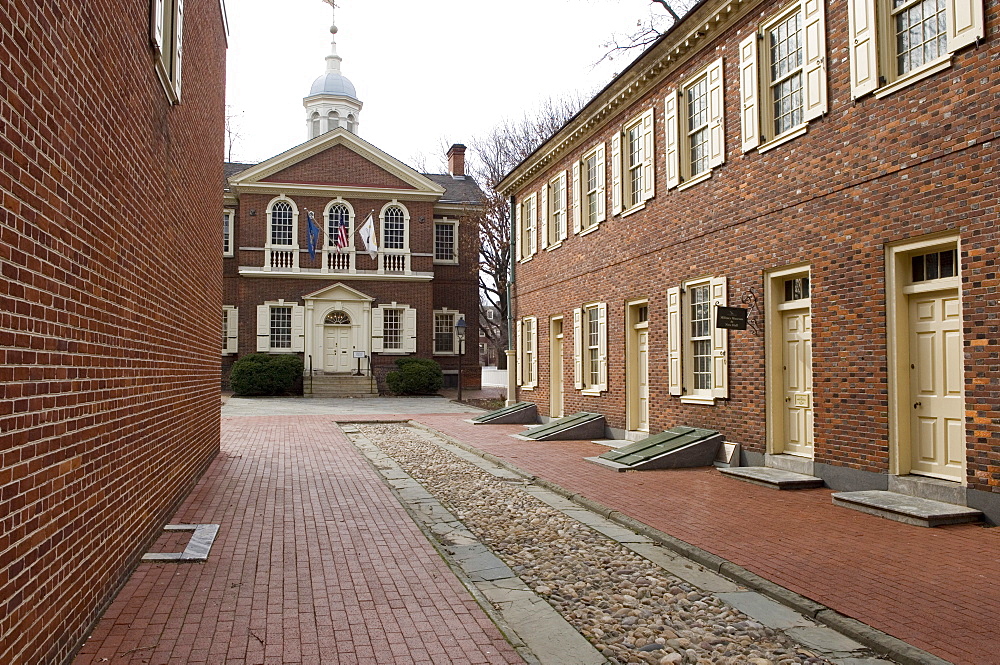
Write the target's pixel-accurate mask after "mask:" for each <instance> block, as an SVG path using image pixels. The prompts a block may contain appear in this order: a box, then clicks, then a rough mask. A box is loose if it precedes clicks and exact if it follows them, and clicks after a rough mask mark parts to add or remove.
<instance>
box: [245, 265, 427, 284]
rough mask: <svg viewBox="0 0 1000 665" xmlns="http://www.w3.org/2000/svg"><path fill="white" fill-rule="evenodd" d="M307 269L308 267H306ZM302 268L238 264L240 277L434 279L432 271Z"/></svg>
mask: <svg viewBox="0 0 1000 665" xmlns="http://www.w3.org/2000/svg"><path fill="white" fill-rule="evenodd" d="M306 270H308V269H306ZM306 270H302V271H300V272H292V271H290V270H288V271H278V270H264V269H263V268H257V267H252V266H240V277H263V278H268V277H271V278H280V279H325V280H327V281H329V280H331V279H336V280H341V281H361V280H367V281H372V280H376V281H379V282H429V281H431V280H432V279H434V273H432V272H414V273H410V274H409V275H399V274H394V273H380V272H377V271H375V270H366V271H358V272H356V273H328V272H327V273H324V272H320V271H318V270H317V271H316V272H306Z"/></svg>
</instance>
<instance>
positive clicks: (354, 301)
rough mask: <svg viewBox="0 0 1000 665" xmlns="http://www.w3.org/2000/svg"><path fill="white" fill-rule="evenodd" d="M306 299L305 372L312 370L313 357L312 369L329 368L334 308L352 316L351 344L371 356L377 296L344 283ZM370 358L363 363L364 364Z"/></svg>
mask: <svg viewBox="0 0 1000 665" xmlns="http://www.w3.org/2000/svg"><path fill="white" fill-rule="evenodd" d="M302 299H303V300H304V301H305V307H306V315H305V371H306V372H307V373H308V372H309V358H310V356H312V369H313V370H314V371H320V372H322V371H323V370H324V368H325V367H326V354H325V349H324V346H325V344H326V325H325V324H324V320H325V319H326V315H327V314H329V313H330V312H332V311H334V310H338V309H339V310H343V311H345V312H347V313H348V314H349V315H350V317H351V340H352V341H351V343H352V345H353V346H354V347H355V348H354V350H355V351H364V352H365V353H366V354H368V356H369V357H370V356H371V335H372V333H371V309H372V303H373V302H374V299H373V298H371V297H370V296H368V295H366V294H364V293H362V292H360V291H358V290H356V289H352V288H351V287H349V286H346V285H345V284H342V283H337V284H334V285H332V286H329V287H326V288H323V289H320V290H319V291H316V292H314V293H310V294H308V295H305V296H303V298H302ZM365 364H367V361H364V362H362V366H363V367H364V365H365Z"/></svg>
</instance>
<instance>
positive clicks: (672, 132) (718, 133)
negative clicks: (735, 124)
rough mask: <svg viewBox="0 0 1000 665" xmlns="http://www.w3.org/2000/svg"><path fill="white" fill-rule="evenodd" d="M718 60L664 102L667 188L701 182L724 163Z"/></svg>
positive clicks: (721, 100)
mask: <svg viewBox="0 0 1000 665" xmlns="http://www.w3.org/2000/svg"><path fill="white" fill-rule="evenodd" d="M722 88H723V70H722V58H719V59H718V60H716V61H715V62H713V63H712V64H710V65H709V66H708V67H707V68H706V69H705V70H703V71H701V72H699V73H698V74H697V75H695V76H692V77H691V78H690V80H689V81H688V82H687V83H685V84H684V86H683V87H681V88H679V89H677V90H671V91H669V92H667V96H666V99H665V100H664V106H663V109H664V124H665V128H664V136H665V138H666V143H667V146H666V149H665V150H664V153H665V155H666V166H667V187H668V188H674V187H677V188H680V189H683V188H684V187H687V186H690V185H693V184H695V183H697V182H701V181H702V180H705V179H707V178H709V177H711V175H712V169H714V168H715V167H716V166H719V165H721V164H723V163H724V162H725V161H726V145H725V144H726V141H725V133H726V132H725V123H724V115H725V114H724V111H725V109H724V108H723V98H722Z"/></svg>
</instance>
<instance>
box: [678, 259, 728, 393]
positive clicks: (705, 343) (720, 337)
mask: <svg viewBox="0 0 1000 665" xmlns="http://www.w3.org/2000/svg"><path fill="white" fill-rule="evenodd" d="M725 306H726V278H725V277H717V278H711V279H700V280H694V281H690V282H686V283H684V285H683V286H682V287H674V288H671V289H667V355H668V365H667V367H668V375H669V380H668V385H669V388H670V394H671V395H677V396H679V397H680V398H681V401H682V402H689V403H696V404H713V403H714V402H715V400H716V399H725V398H727V397H729V376H728V374H729V373H728V368H727V353H728V348H729V331H728V330H726V329H724V328H716V327H715V318H716V310H717V308H718V307H725Z"/></svg>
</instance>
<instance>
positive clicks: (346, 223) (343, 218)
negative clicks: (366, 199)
mask: <svg viewBox="0 0 1000 665" xmlns="http://www.w3.org/2000/svg"><path fill="white" fill-rule="evenodd" d="M326 238H327V243H328V245H329V246H330V247H337V248H344V247H350V246H351V211H350V209H349V208H348V207H347V206H346V205H345V204H343V203H335V204H333V205H332V206H330V207H329V209H328V210H327V212H326Z"/></svg>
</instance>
